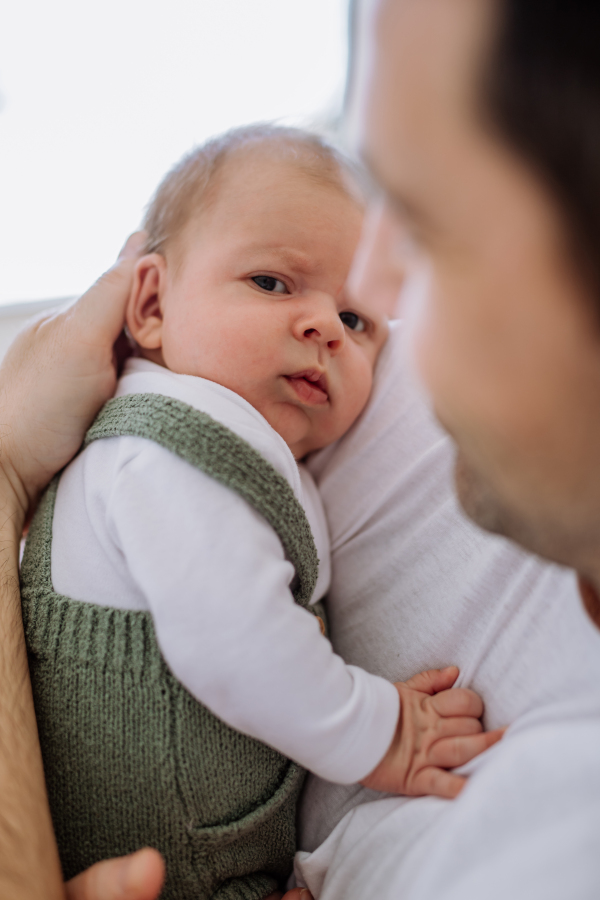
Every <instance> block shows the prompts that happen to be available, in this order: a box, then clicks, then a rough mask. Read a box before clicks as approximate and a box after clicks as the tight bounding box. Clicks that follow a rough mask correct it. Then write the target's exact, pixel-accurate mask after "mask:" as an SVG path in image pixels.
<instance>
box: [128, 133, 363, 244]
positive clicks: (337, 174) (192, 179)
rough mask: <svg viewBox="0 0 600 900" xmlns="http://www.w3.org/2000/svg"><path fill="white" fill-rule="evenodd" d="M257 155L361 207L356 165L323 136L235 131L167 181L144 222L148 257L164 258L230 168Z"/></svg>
mask: <svg viewBox="0 0 600 900" xmlns="http://www.w3.org/2000/svg"><path fill="white" fill-rule="evenodd" d="M256 152H258V153H261V154H264V155H265V156H266V157H267V158H272V159H275V160H278V161H284V162H289V163H290V164H291V165H294V166H295V167H297V168H298V169H300V170H301V171H302V172H303V173H304V174H305V175H306V176H307V177H308V178H310V179H312V180H314V181H316V182H318V183H321V184H327V185H331V186H332V187H335V188H337V189H339V190H340V191H342V192H343V193H345V194H346V195H347V196H349V197H350V198H352V199H353V200H354V201H355V202H357V203H359V204H361V203H362V197H361V195H360V187H359V184H360V182H359V179H358V177H357V173H356V171H355V168H354V165H353V163H351V162H350V161H349V160H347V159H346V158H345V157H344V156H343V155H342V154H341V153H340V152H339V151H338V150H336V149H335V148H334V147H332V146H331V145H330V144H328V143H327V142H326V141H324V140H322V139H321V138H320V137H319V136H318V135H315V134H312V133H311V132H308V131H303V130H302V129H300V128H288V127H284V126H278V125H271V124H259V125H249V126H245V127H243V128H235V129H232V130H231V131H227V132H226V133H225V134H223V135H220V136H219V137H215V138H212V139H211V140H209V141H207V143H205V144H203V145H202V146H200V147H196V148H194V149H193V150H191V151H190V152H189V153H187V154H186V155H185V156H184V157H183V159H181V160H180V161H179V162H178V163H177V164H176V165H175V166H174V167H173V168H172V169H171V170H170V172H168V173H167V175H166V176H165V177H164V178H163V180H162V182H161V183H160V184H159V186H158V188H157V190H156V193H155V194H154V196H153V197H152V200H151V201H150V203H149V205H148V209H147V211H146V215H145V218H144V222H143V228H144V230H145V231H146V232H147V234H148V239H147V241H146V248H145V250H146V253H162V254H163V255H164V254H165V252H166V250H167V248H168V247H169V246H170V245H171V244H172V243H173V242H174V241H176V240H177V238H179V237H180V236H181V234H182V232H183V231H184V229H185V228H186V226H187V225H188V224H189V223H190V221H192V219H193V218H194V217H195V216H197V215H198V214H199V213H201V212H202V211H205V210H206V209H208V208H210V204H211V203H212V202H214V199H215V196H216V195H217V194H218V188H219V184H220V176H221V175H222V174H223V170H224V168H225V166H226V164H227V163H230V162H232V161H233V160H234V159H235V157H238V156H242V155H244V154H248V153H256Z"/></svg>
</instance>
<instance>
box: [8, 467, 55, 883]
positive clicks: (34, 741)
mask: <svg viewBox="0 0 600 900" xmlns="http://www.w3.org/2000/svg"><path fill="white" fill-rule="evenodd" d="M1 481H2V476H1V474H0V498H1V497H2V493H3V492H2V491H1V487H2V484H1ZM21 525H22V516H21V513H20V512H19V510H18V506H15V507H14V508H13V504H12V502H11V501H8V500H0V897H2V898H4V897H6V898H8V897H10V898H11V900H34V898H35V900H41V898H43V900H59V898H60V900H62V898H63V897H64V891H63V886H62V875H61V871H60V863H59V860H58V853H57V849H56V842H55V839H54V832H53V830H52V821H51V818H50V810H49V807H48V799H47V796H46V787H45V783H44V772H43V767H42V758H41V753H40V746H39V741H38V734H37V726H36V721H35V714H34V709H33V699H32V695H31V685H30V682H29V671H28V667H27V653H26V650H25V640H24V635H23V623H22V619H21V598H20V592H19V567H18V564H19V537H20V533H21Z"/></svg>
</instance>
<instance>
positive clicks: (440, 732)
mask: <svg viewBox="0 0 600 900" xmlns="http://www.w3.org/2000/svg"><path fill="white" fill-rule="evenodd" d="M482 731H483V725H482V724H481V722H480V721H479V719H474V718H473V717H472V716H464V717H458V716H456V717H453V718H439V719H438V721H437V726H436V734H437V739H440V738H449V737H461V736H463V735H469V734H481V732H482Z"/></svg>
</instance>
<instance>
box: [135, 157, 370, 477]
mask: <svg viewBox="0 0 600 900" xmlns="http://www.w3.org/2000/svg"><path fill="white" fill-rule="evenodd" d="M213 202H214V206H213V207H212V208H210V209H209V210H208V211H205V212H203V213H202V215H201V216H200V218H199V220H198V221H196V222H194V223H193V224H191V225H190V226H189V227H188V229H187V232H186V234H185V235H184V246H183V256H182V258H181V260H180V261H179V264H178V265H174V264H173V263H171V262H169V261H168V262H166V263H165V262H164V260H163V258H162V257H156V255H152V256H149V257H145V258H144V260H142V261H141V262H140V263H139V272H138V277H141V278H142V281H143V278H144V277H145V276H144V265H146V266H150V267H151V266H152V265H155V264H156V266H157V269H158V270H159V271H158V273H155V274H154V278H155V279H156V283H157V292H156V293H157V298H156V301H155V303H156V304H157V309H155V310H154V318H155V319H156V318H157V317H158V319H160V323H157V322H155V325H156V328H157V329H158V330H159V339H158V343H157V342H156V338H154V340H155V343H154V344H152V346H153V347H155V348H156V350H158V349H159V348H160V356H158V355H157V354H156V351H155V354H154V355H153V356H152V357H151V358H157V360H158V361H161V362H163V363H164V365H166V366H167V368H169V369H171V370H172V371H174V372H180V373H184V374H188V375H199V376H202V377H203V378H207V379H210V380H211V381H215V382H217V383H218V384H221V385H223V386H224V387H227V388H230V389H231V390H232V391H235V392H236V393H237V394H239V395H240V396H242V397H244V398H245V399H246V400H247V401H248V402H249V403H251V404H252V406H254V407H255V408H256V409H257V410H258V411H259V412H260V413H262V415H263V416H264V417H265V418H266V420H267V421H268V422H269V424H270V425H271V426H272V427H273V428H274V429H275V431H277V432H278V433H279V434H280V435H281V437H282V438H283V439H284V440H285V441H286V443H287V444H288V446H289V447H290V449H291V450H292V452H293V453H294V455H295V457H296V458H297V459H299V458H301V457H303V456H304V455H305V454H306V453H308V452H310V451H311V450H315V449H318V448H320V447H324V446H325V445H327V444H330V443H331V442H332V441H335V440H336V439H337V438H338V437H340V436H341V435H342V434H343V433H344V432H345V431H346V430H347V429H348V428H349V427H350V425H351V424H352V423H353V422H354V420H355V419H356V417H357V416H358V415H359V413H360V412H361V410H362V409H363V407H364V405H365V403H366V401H367V398H368V396H369V392H370V389H371V382H372V377H373V367H374V365H375V362H376V359H377V356H378V353H379V351H380V349H381V347H382V345H383V343H384V341H385V338H386V335H387V325H386V322H385V319H384V318H383V317H379V316H378V315H377V314H372V313H369V312H368V311H367V310H366V309H362V308H361V307H360V306H359V305H357V303H356V302H355V301H352V302H350V300H349V298H348V297H347V295H346V289H345V284H346V278H347V275H348V271H349V268H350V263H351V260H352V256H353V253H354V250H355V247H356V243H357V241H358V237H359V233H360V228H361V220H362V214H361V212H360V210H359V208H358V207H357V206H356V205H355V204H354V203H353V201H352V200H351V199H349V198H348V197H346V196H345V195H344V194H343V193H342V192H341V191H340V190H338V189H336V188H335V187H332V186H330V185H328V184H323V183H318V182H315V181H314V180H313V179H311V178H309V177H308V176H307V175H306V174H304V173H303V172H302V171H300V170H298V169H297V168H296V167H294V166H293V165H290V164H289V163H285V162H278V161H275V160H269V161H265V160H264V159H257V158H256V157H253V156H252V155H248V156H247V157H245V158H243V159H242V160H241V161H239V160H238V161H236V162H235V164H231V165H230V166H229V167H228V168H227V170H226V171H225V172H224V173H223V182H222V184H220V185H219V187H218V190H217V194H216V197H215V200H214V201H213ZM161 261H162V262H161ZM146 275H150V276H151V272H150V271H149V269H148V271H147V272H146ZM142 290H143V284H142ZM158 307H159V310H158ZM147 309H148V311H149V312H150V313H152V303H149V304H147ZM157 310H158V311H157ZM150 318H151V316H150V317H149V321H150ZM130 327H131V325H130ZM134 336H136V337H137V339H138V341H139V342H140V343H141V344H142V346H144V342H143V339H140V335H139V334H138V335H134ZM142 337H143V335H142ZM145 346H148V344H146V345H145Z"/></svg>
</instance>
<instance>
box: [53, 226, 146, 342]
mask: <svg viewBox="0 0 600 900" xmlns="http://www.w3.org/2000/svg"><path fill="white" fill-rule="evenodd" d="M145 241H146V233H145V232H143V231H136V232H135V233H134V234H132V235H131V236H130V237H129V238H128V239H127V241H126V242H125V244H124V245H123V247H122V248H121V252H120V253H119V258H118V259H117V261H116V263H115V264H114V266H112V267H111V268H110V269H109V270H108V271H107V272H105V273H104V274H103V275H101V276H100V278H99V279H98V281H96V283H95V284H93V285H92V287H91V288H90V289H89V290H88V291H86V292H85V294H83V295H82V296H81V297H80V298H79V300H78V301H77V303H75V304H74V305H73V307H72V309H71V310H70V312H71V316H70V317H69V318H72V317H76V319H77V326H78V330H79V331H80V333H81V334H82V336H83V337H84V339H85V336H87V337H88V339H89V341H90V342H91V343H92V344H99V343H100V344H107V345H109V346H112V344H113V343H114V342H115V341H116V339H117V338H118V336H119V334H120V333H121V330H122V328H123V322H124V320H125V306H126V304H127V300H128V298H129V293H130V290H131V279H132V277H133V270H134V267H135V264H136V262H137V260H138V258H139V257H140V255H141V253H142V250H143V247H144V243H145Z"/></svg>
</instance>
